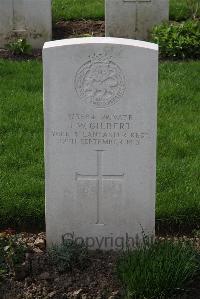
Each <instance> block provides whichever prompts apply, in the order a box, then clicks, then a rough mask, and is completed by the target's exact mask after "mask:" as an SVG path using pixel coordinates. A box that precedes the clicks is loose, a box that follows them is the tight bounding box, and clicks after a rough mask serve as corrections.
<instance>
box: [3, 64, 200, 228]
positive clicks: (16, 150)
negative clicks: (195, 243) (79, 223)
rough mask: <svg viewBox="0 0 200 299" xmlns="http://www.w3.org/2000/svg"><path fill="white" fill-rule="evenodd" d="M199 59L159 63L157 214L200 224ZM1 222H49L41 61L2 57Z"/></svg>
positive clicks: (32, 224) (35, 224)
mask: <svg viewBox="0 0 200 299" xmlns="http://www.w3.org/2000/svg"><path fill="white" fill-rule="evenodd" d="M199 73H200V62H199V61H198V62H165V63H161V64H160V82H159V115H158V163H157V212H156V213H157V214H156V217H157V219H161V220H162V221H163V222H164V223H165V225H168V224H174V223H177V224H182V222H183V223H184V225H185V226H189V227H191V225H193V224H194V225H200V200H199V199H200V184H199V180H200V146H199V140H200V136H199V134H200V133H199V132H200V122H199V112H200V104H199V99H200V84H199ZM0 103H1V108H0V111H1V115H0V119H1V121H0V133H1V136H0V141H1V153H0V165H1V170H0V171H1V174H0V178H1V186H0V219H1V220H0V226H1V228H2V227H3V226H11V227H13V226H15V227H17V226H20V229H21V230H22V229H23V227H26V228H28V227H29V228H33V227H37V228H38V229H39V228H41V227H42V226H43V225H44V165H43V112H42V64H41V62H38V61H27V62H25V61H23V62H16V61H8V60H0Z"/></svg>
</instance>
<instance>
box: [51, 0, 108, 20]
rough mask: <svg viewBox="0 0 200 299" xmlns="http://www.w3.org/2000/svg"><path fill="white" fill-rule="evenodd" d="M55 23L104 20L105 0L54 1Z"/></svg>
mask: <svg viewBox="0 0 200 299" xmlns="http://www.w3.org/2000/svg"><path fill="white" fill-rule="evenodd" d="M52 11H53V21H54V22H57V21H59V20H76V19H78V20H81V19H103V18H104V0H53V1H52Z"/></svg>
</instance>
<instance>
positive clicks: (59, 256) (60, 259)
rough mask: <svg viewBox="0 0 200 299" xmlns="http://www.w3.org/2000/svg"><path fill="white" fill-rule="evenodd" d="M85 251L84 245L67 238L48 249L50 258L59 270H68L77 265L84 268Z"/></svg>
mask: <svg viewBox="0 0 200 299" xmlns="http://www.w3.org/2000/svg"><path fill="white" fill-rule="evenodd" d="M87 252H88V251H87V248H86V247H85V246H83V245H80V244H77V243H75V242H72V241H67V240H65V241H63V243H62V244H60V245H53V246H52V247H51V248H50V249H49V250H48V254H49V257H50V260H51V261H52V264H53V265H55V266H56V268H57V269H58V271H59V272H65V271H70V270H72V269H73V268H74V267H77V266H78V267H79V268H84V266H85V265H86V261H87Z"/></svg>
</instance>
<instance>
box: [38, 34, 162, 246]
mask: <svg viewBox="0 0 200 299" xmlns="http://www.w3.org/2000/svg"><path fill="white" fill-rule="evenodd" d="M43 62H44V114H45V165H46V166H45V169H46V170H45V171H46V174H45V176H46V233H47V243H48V245H50V244H51V243H59V242H61V240H63V238H64V239H73V240H74V241H78V240H79V241H80V240H81V238H83V240H84V241H85V243H86V244H87V245H88V246H89V247H91V248H100V249H117V248H119V247H120V246H121V247H124V246H125V244H126V243H127V242H129V245H130V246H132V245H134V244H132V241H133V240H134V241H135V240H137V239H141V238H142V236H143V233H142V232H144V233H145V235H151V234H154V225H155V181H156V107H157V67H158V47H157V45H155V44H151V43H146V42H140V41H132V40H126V39H118V38H80V39H69V40H61V41H55V42H48V43H46V44H45V45H44V49H43ZM131 238H133V240H132V239H131ZM120 244H121V245H120Z"/></svg>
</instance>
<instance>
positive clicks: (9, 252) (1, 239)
mask: <svg viewBox="0 0 200 299" xmlns="http://www.w3.org/2000/svg"><path fill="white" fill-rule="evenodd" d="M26 249H27V248H26V246H25V245H24V244H22V243H21V242H20V241H19V240H18V239H17V237H16V236H13V235H9V234H6V233H1V234H0V269H1V270H2V274H4V272H9V273H12V274H13V273H15V268H16V267H17V266H18V265H21V264H22V263H23V262H24V260H25V252H26Z"/></svg>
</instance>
